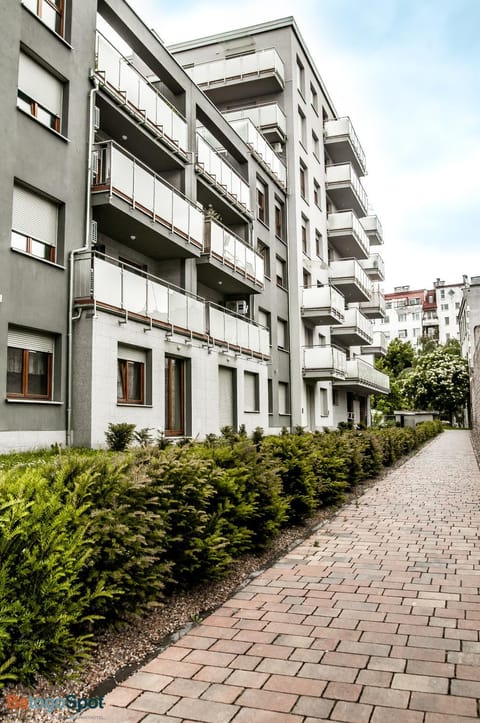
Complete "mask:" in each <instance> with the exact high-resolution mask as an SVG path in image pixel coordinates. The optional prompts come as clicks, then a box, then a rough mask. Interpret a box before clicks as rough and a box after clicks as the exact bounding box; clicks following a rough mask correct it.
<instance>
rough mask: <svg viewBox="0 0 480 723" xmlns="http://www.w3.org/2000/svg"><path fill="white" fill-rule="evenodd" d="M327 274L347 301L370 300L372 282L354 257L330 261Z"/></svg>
mask: <svg viewBox="0 0 480 723" xmlns="http://www.w3.org/2000/svg"><path fill="white" fill-rule="evenodd" d="M329 276H330V283H331V284H332V285H333V286H335V287H336V288H337V289H338V291H340V292H341V293H342V294H343V296H344V297H345V301H347V302H348V303H352V302H357V301H369V300H370V296H371V288H372V282H371V281H370V279H369V278H368V276H367V274H366V273H365V271H364V270H363V269H362V267H361V266H360V264H359V263H358V261H356V260H355V259H341V260H340V261H331V262H330V265H329Z"/></svg>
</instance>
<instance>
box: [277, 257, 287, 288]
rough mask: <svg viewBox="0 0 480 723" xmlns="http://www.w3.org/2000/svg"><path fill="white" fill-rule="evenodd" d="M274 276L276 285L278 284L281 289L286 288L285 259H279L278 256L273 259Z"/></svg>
mask: <svg viewBox="0 0 480 723" xmlns="http://www.w3.org/2000/svg"><path fill="white" fill-rule="evenodd" d="M275 277H276V281H277V286H280V287H281V288H282V289H286V288H287V264H286V262H285V261H283V260H282V259H280V258H279V257H278V256H277V258H276V259H275Z"/></svg>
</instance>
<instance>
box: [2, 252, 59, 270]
mask: <svg viewBox="0 0 480 723" xmlns="http://www.w3.org/2000/svg"><path fill="white" fill-rule="evenodd" d="M10 251H13V253H15V254H20V256H26V258H27V259H32V260H33V261H40V263H42V264H47V266H53V268H54V269H59V270H60V271H65V266H62V264H56V263H55V261H49V260H48V259H41V258H40V256H34V255H33V254H28V253H27V252H26V251H22V250H21V249H14V248H13V247H12V246H10Z"/></svg>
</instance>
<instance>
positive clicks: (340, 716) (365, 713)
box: [330, 700, 373, 723]
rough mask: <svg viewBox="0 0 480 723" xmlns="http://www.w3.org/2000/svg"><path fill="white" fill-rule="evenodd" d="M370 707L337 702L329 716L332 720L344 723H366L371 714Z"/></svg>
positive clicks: (361, 704)
mask: <svg viewBox="0 0 480 723" xmlns="http://www.w3.org/2000/svg"><path fill="white" fill-rule="evenodd" d="M372 710H373V708H372V706H371V705H364V704H363V703H346V702H344V701H340V700H339V701H338V702H337V703H336V704H335V708H334V709H333V712H332V714H331V716H330V718H331V719H332V720H337V721H345V722H346V723H368V721H369V720H370V715H371V713H372Z"/></svg>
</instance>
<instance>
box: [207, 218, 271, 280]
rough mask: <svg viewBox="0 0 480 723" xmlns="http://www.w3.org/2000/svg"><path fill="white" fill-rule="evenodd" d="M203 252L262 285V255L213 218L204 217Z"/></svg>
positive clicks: (263, 274) (263, 277)
mask: <svg viewBox="0 0 480 723" xmlns="http://www.w3.org/2000/svg"><path fill="white" fill-rule="evenodd" d="M204 253H206V254H209V255H210V256H212V257H213V258H216V259H217V260H218V261H220V262H221V263H222V264H223V265H225V266H227V267H228V268H230V269H231V270H232V271H234V272H236V273H239V274H240V275H241V276H245V277H247V278H249V279H250V280H251V281H254V282H255V283H256V284H258V285H259V286H261V287H263V285H264V282H265V268H264V261H263V257H262V256H260V254H258V253H257V252H256V251H254V250H253V248H252V247H251V246H248V244H246V243H245V241H244V240H243V239H241V238H240V237H239V236H237V235H236V234H234V233H232V232H231V231H229V229H227V228H225V226H223V225H222V224H220V223H218V221H214V220H213V219H205V241H204Z"/></svg>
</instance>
